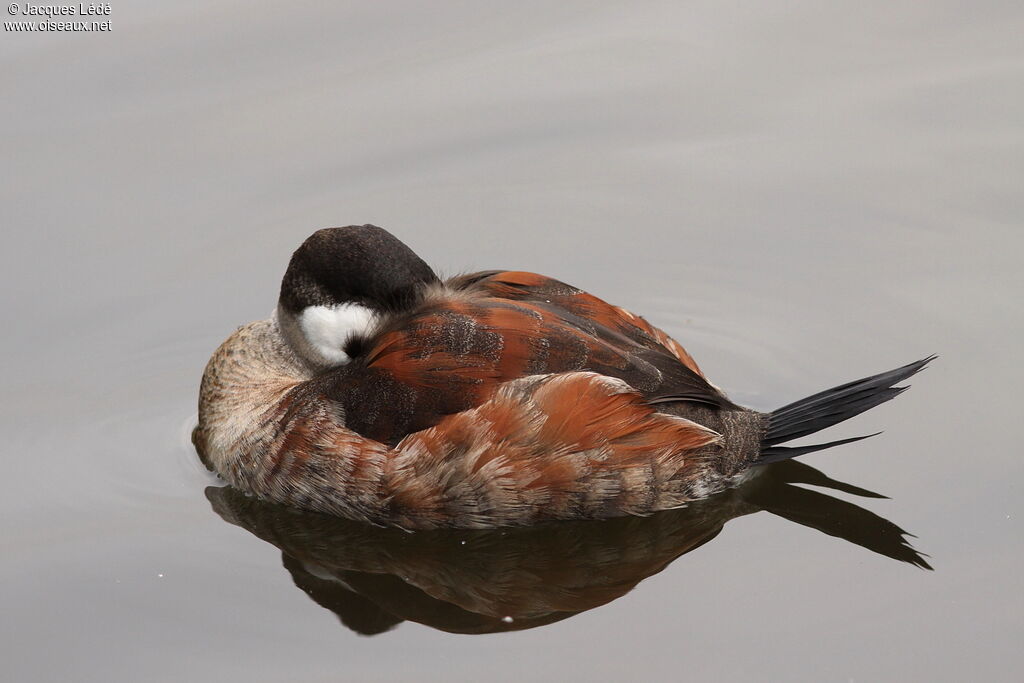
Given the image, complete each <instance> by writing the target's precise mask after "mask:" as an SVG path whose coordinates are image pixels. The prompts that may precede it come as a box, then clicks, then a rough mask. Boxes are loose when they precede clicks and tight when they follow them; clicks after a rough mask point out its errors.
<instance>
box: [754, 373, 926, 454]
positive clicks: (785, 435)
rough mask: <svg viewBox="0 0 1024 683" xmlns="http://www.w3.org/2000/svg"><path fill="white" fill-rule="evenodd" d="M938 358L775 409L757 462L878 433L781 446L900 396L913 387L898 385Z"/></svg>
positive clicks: (848, 441) (864, 437) (829, 446)
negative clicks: (811, 443)
mask: <svg viewBox="0 0 1024 683" xmlns="http://www.w3.org/2000/svg"><path fill="white" fill-rule="evenodd" d="M934 359H935V356H934V355H932V356H928V357H927V358H925V359H923V360H919V361H917V362H916V363H911V364H909V365H904V366H903V367H901V368H896V369H895V370H890V371H889V372H883V373H881V374H878V375H872V376H871V377H865V378H864V379H858V380H856V381H854V382H847V383H846V384H842V385H840V386H838V387H833V388H832V389H826V390H825V391H822V392H820V393H817V394H814V395H813V396H808V397H807V398H804V399H801V400H799V401H797V402H795V403H790V404H789V405H787V406H783V407H782V408H779V409H778V410H776V411H773V412H772V413H771V414H769V416H768V429H767V430H766V431H765V435H764V438H763V439H762V440H761V455H760V456H759V457H758V459H757V460H756V461H755V462H754V464H755V465H767V464H768V463H772V462H777V461H779V460H786V459H787V458H793V457H796V456H798V455H803V454H805V453H813V452H814V451H820V450H822V449H824V448H831V447H832V446H839V445H840V444H844V443H851V442H853V441H860V440H861V439H866V438H868V436H874V434H868V435H867V436H856V437H853V438H852V439H841V440H839V441H830V442H828V443H821V444H814V445H812V446H793V447H786V446H779V445H778V444H780V443H785V442H786V441H792V440H793V439H799V438H800V437H802V436H807V435H808V434H814V433H815V432H817V431H820V430H822V429H825V428H826V427H831V426H832V425H834V424H838V423H840V422H842V421H843V420H848V419H850V418H851V417H853V416H854V415H860V414H861V413H863V412H864V411H865V410H869V409H871V408H874V407H875V406H877V405H878V404H880V403H885V402H886V401H888V400H889V399H892V398H895V397H896V396H899V395H900V394H901V393H903V392H904V391H906V390H907V389H909V387H897V386H894V385H895V384H897V383H898V382H902V381H903V380H905V379H907V378H908V377H911V376H912V375H915V374H917V373H918V372H920V371H921V369H922V368H924V366H926V365H928V363H930V362H931V361H932V360H934Z"/></svg>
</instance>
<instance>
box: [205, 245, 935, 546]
mask: <svg viewBox="0 0 1024 683" xmlns="http://www.w3.org/2000/svg"><path fill="white" fill-rule="evenodd" d="M932 358H934V356H932V357H929V358H925V359H924V360H920V361H917V362H915V363H911V364H909V365H906V366H903V367H901V368H897V369H895V370H892V371H889V372H886V373H881V374H878V375H874V376H872V377H868V378H865V379H861V380H857V381H854V382H850V383H847V384H844V385H841V386H838V387H835V388H833V389H829V390H827V391H823V392H821V393H818V394H815V395H813V396H810V397H808V398H805V399H803V400H801V401H797V402H795V403H792V404H790V405H787V406H784V407H782V408H779V409H778V410H775V411H773V412H771V413H761V412H758V411H755V410H751V409H749V408H744V407H742V406H739V405H737V404H735V403H733V402H732V401H730V400H729V398H728V397H727V396H726V395H725V394H724V393H723V392H722V390H721V389H719V388H718V387H716V386H715V385H713V384H712V383H711V382H709V381H708V379H707V378H706V377H705V376H704V373H703V372H702V371H701V369H700V367H699V366H698V365H697V363H696V362H695V361H694V360H693V358H692V357H691V356H690V355H689V354H688V353H687V352H686V350H685V349H684V348H683V347H682V346H681V345H680V344H679V343H677V342H676V341H675V340H673V339H672V338H671V337H669V336H668V335H667V334H665V333H664V332H662V331H661V330H660V329H658V328H657V327H654V326H653V325H651V324H650V323H648V322H647V321H646V320H644V319H643V318H642V317H640V316H638V315H635V314H633V313H631V312H629V311H627V310H625V309H623V308H619V307H617V306H613V305H611V304H608V303H606V302H605V301H603V300H601V299H599V298H597V297H595V296H593V295H591V294H588V293H587V292H584V291H581V290H579V289H577V288H575V287H572V286H570V285H567V284H565V283H563V282H559V281H557V280H553V279H551V278H548V277H544V276H542V275H536V274H534V273H526V272H517V271H486V272H480V273H474V274H471V275H461V276H458V277H454V278H450V279H447V280H441V279H439V278H438V277H437V275H435V273H434V271H433V270H432V269H431V268H430V266H428V265H427V264H426V263H424V262H423V260H422V259H420V258H419V257H418V256H417V255H416V254H415V253H414V252H413V251H412V250H411V249H409V247H407V246H406V245H405V244H403V243H402V242H401V241H399V240H398V239H397V238H395V237H394V236H393V235H391V234H390V233H388V232H387V231H386V230H384V229H382V228H378V227H375V226H372V225H363V226H349V227H344V228H328V229H324V230H320V231H318V232H316V233H314V234H313V235H311V236H310V237H309V238H308V239H307V240H306V241H305V242H303V243H302V245H301V246H300V247H299V248H298V250H297V251H296V252H295V253H294V254H293V255H292V258H291V261H290V262H289V264H288V269H287V271H286V272H285V275H284V278H283V280H282V282H281V292H280V297H279V299H278V304H277V309H276V311H275V313H274V315H273V316H272V317H270V318H269V319H267V320H260V321H257V322H253V323H249V324H248V325H244V326H242V327H241V328H239V329H238V330H237V331H236V332H235V333H234V334H232V335H231V336H230V337H228V339H227V340H226V341H225V342H224V343H223V344H222V345H221V346H220V348H218V349H217V351H216V352H215V353H214V354H213V357H212V358H211V359H210V361H209V363H208V364H207V366H206V371H205V372H204V374H203V379H202V385H201V388H200V396H199V426H198V428H197V430H196V445H197V448H198V449H199V451H200V453H201V454H202V456H203V457H204V460H205V461H206V462H207V463H209V465H210V466H211V467H212V468H213V469H214V470H215V471H216V472H217V473H218V474H220V476H222V477H223V478H224V479H225V480H227V481H228V482H229V483H230V484H231V485H232V486H234V487H236V488H238V489H240V490H241V491H244V492H246V493H249V494H252V495H255V496H258V497H260V498H263V499H267V500H272V501H275V502H279V503H284V504H287V505H292V506H295V507H299V508H304V509H308V510H315V511H319V512H325V513H329V514H334V515H338V516H341V517H346V518H350V519H355V520H362V521H366V522H371V523H374V524H381V525H388V526H397V527H401V528H405V529H424V528H436V527H474V528H482V527H498V526H511V525H529V524H535V523H539V522H542V521H546V520H556V519H601V518H609V517H619V516H623V515H647V514H651V513H653V512H656V511H659V510H667V509H671V508H677V507H680V506H683V505H686V504H687V503H688V502H690V501H695V500H700V499H703V498H707V497H708V496H711V495H714V494H716V493H719V492H721V491H723V490H725V489H727V488H729V487H731V486H733V485H735V484H736V483H738V482H739V481H740V480H742V479H743V478H744V475H746V474H747V473H748V472H749V471H751V470H752V468H756V467H758V466H761V465H764V464H767V463H770V462H775V461H777V460H782V459H786V458H790V457H793V456H796V455H801V454H804V453H808V452H811V451H815V450H820V449H822V448H827V447H830V446H835V445H839V444H841V443H847V442H850V441H855V440H856V439H844V440H841V441H833V442H830V443H824V444H817V445H813V446H798V447H786V446H781V445H780V444H783V443H785V442H787V441H790V440H792V439H797V438H799V437H802V436H806V435H808V434H812V433H814V432H817V431H819V430H821V429H824V428H826V427H829V426H831V425H834V424H836V423H838V422H841V421H843V420H846V419H847V418H850V417H852V416H854V415H857V414H859V413H861V412H863V411H865V410H868V409H869V408H872V407H874V406H876V405H878V404H880V403H882V402H884V401H887V400H889V399H891V398H893V397H894V396H896V395H897V394H899V393H900V392H901V391H903V389H905V387H897V386H895V385H896V384H897V383H899V382H901V381H903V380H905V379H907V378H908V377H910V376H911V375H913V374H915V373H916V372H918V371H919V370H921V369H922V368H923V367H924V366H925V365H926V364H927V363H928V362H929V361H930V360H932ZM857 438H864V437H857Z"/></svg>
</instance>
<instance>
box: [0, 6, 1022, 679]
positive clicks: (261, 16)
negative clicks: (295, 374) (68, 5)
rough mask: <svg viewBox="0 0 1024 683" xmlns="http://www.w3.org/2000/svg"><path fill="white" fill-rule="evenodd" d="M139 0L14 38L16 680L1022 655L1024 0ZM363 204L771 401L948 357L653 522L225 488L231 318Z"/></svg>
mask: <svg viewBox="0 0 1024 683" xmlns="http://www.w3.org/2000/svg"><path fill="white" fill-rule="evenodd" d="M111 5H112V11H111V15H110V16H109V19H110V21H111V30H110V31H109V32H103V33H76V32H61V33H58V32H51V33H24V32H21V33H19V32H14V31H13V30H5V31H4V32H3V35H2V36H0V65H2V69H0V84H2V92H3V97H0V123H2V124H3V126H2V128H3V138H4V141H3V147H2V149H3V154H2V159H3V164H2V166H0V207H2V211H3V214H2V216H3V217H2V225H3V248H2V249H0V280H2V282H0V285H2V286H0V297H2V301H3V308H2V311H3V319H4V332H3V335H2V336H0V351H2V354H0V358H2V359H3V361H2V363H3V365H2V376H3V382H2V390H0V426H2V429H3V434H4V437H5V438H4V445H3V464H4V467H5V468H4V474H3V477H2V478H0V557H2V559H0V678H2V679H3V680H5V681H8V680H9V681H19V682H20V681H104V682H106V681H176V682H177V681H235V680H238V681H241V680H244V681H268V682H269V681H335V680H351V681H395V680H423V681H451V680H495V681H518V680H531V679H532V680H560V681H606V680H607V681H613V680H786V681H851V680H853V681H881V680H885V681H904V680H948V681H958V680H993V681H996V680H998V681H1017V680H1021V679H1022V678H1024V653H1022V652H1024V651H1022V649H1021V641H1022V638H1024V623H1022V622H1024V617H1022V614H1024V599H1022V595H1024V591H1022V588H1024V583H1022V580H1021V576H1022V568H1021V567H1022V561H1024V528H1022V524H1021V522H1022V520H1024V509H1022V502H1021V501H1022V495H1021V494H1022V485H1021V480H1022V474H1024V454H1022V453H1021V446H1020V432H1021V429H1020V425H1021V418H1020V408H1019V401H1020V396H1021V390H1022V386H1021V385H1022V379H1024V377H1022V374H1024V373H1022V372H1021V360H1020V347H1021V339H1022V338H1024V315H1022V295H1024V276H1022V267H1021V260H1022V256H1021V252H1022V249H1024V231H1022V226H1024V202H1022V197H1024V193H1022V189H1024V87H1022V84H1024V42H1022V41H1021V38H1020V36H1021V28H1022V26H1024V6H1022V5H1021V4H1020V3H1011V2H1006V3H999V2H977V3H954V2H934V3H919V2H885V3H863V2H832V3H818V2H780V3H757V2H743V3H730V4H726V3H720V2H688V3H680V2H642V3H590V2H558V3H550V2H518V3H508V2H477V1H472V2H469V1H467V2H438V3H416V2H387V3H370V2H364V3H335V4H329V3H311V2H294V3H275V4H266V5H256V4H255V3H242V2H225V1H221V0H214V1H207V2H198V1H193V2H178V3H163V4H158V3H153V2H139V3H120V2H118V3H111ZM5 9H6V8H5ZM12 18H13V19H19V20H20V19H26V18H28V17H23V16H16V17H10V16H7V15H5V16H4V19H5V20H7V19H12ZM367 222H372V223H375V224H378V225H382V226H385V227H387V228H389V229H390V230H392V231H393V232H394V233H395V234H397V235H398V236H400V237H401V238H402V239H404V240H405V241H406V242H407V243H408V244H409V245H410V246H412V247H413V248H414V249H415V250H416V251H417V252H418V253H420V254H421V255H422V256H423V257H424V258H425V259H426V260H427V261H428V262H430V263H431V264H433V265H434V266H435V267H436V268H437V269H439V270H441V271H444V272H447V273H455V272H459V271H464V270H472V269H485V268H514V269H523V270H533V271H538V272H542V273H546V274H549V275H553V276H555V277H558V278H560V279H562V280H565V281H568V282H570V283H573V284H575V285H578V286H581V287H584V288H586V289H587V290H589V291H591V292H593V293H595V294H597V295H599V296H602V297H604V298H606V299H608V300H610V301H612V302H614V303H617V304H620V305H624V306H627V307H629V308H630V309H632V310H634V311H637V312H639V313H641V314H643V315H644V316H646V317H647V318H648V319H649V320H651V321H652V322H654V323H655V324H658V325H660V326H662V327H663V328H665V329H666V330H667V331H669V332H670V333H672V334H673V335H674V336H675V337H676V338H677V339H679V340H680V341H681V342H682V343H683V344H684V345H685V346H686V347H687V349H688V350H689V351H690V352H691V353H692V354H693V355H694V356H695V357H696V358H697V360H698V362H700V364H701V366H702V367H703V369H704V370H705V371H706V373H707V374H708V376H709V377H710V378H711V380H712V381H714V382H715V383H716V384H718V385H719V386H721V387H723V388H725V389H726V390H727V391H728V392H729V393H730V395H731V396H732V397H733V398H734V399H736V400H737V401H739V402H741V403H744V404H747V405H751V406H754V407H756V408H759V409H764V410H768V409H771V408H774V407H778V406H780V405H782V404H784V403H788V402H790V401H792V400H795V399H797V398H800V397H802V396H805V395H807V394H810V393H813V392H815V391H818V390H820V389H823V388H826V387H828V386H831V385H834V384H838V383H840V382H843V381H846V380H850V379H855V378H857V377H861V376H864V375H868V374H871V373H874V372H878V371H882V370H886V369H889V368H892V367H895V366H897V365H901V364H903V363H906V362H909V361H912V360H916V359H918V358H921V357H924V356H926V355H928V354H929V353H933V352H935V353H939V354H940V358H939V359H938V360H937V361H935V362H934V363H933V364H932V366H931V367H929V368H928V369H927V370H926V371H925V372H923V373H921V374H920V375H919V376H917V377H915V378H914V379H913V382H912V383H913V389H912V390H911V391H909V392H908V393H906V394H904V395H902V396H900V397H899V398H898V399H897V400H895V401H893V402H892V403H888V404H885V405H884V406H881V407H879V408H877V409H875V410H872V411H871V412H869V413H867V414H865V415H863V416H860V417H858V418H856V419H855V420H852V421H850V422H849V423H845V424H843V425H841V426H838V427H836V428H833V429H832V430H830V432H829V433H828V436H829V438H843V437H847V436H854V435H857V434H864V433H869V432H875V431H879V430H883V429H884V430H885V433H884V434H882V435H881V436H878V437H875V438H873V439H869V440H866V441H863V442H859V443H855V444H851V445H848V446H844V447H842V448H837V449H833V450H830V451H825V452H822V453H817V454H813V455H809V456H807V457H806V458H804V459H803V463H802V464H803V465H806V466H807V468H806V469H804V468H800V467H796V468H790V469H785V468H784V469H778V470H775V471H773V472H771V473H770V476H768V477H767V478H766V479H765V480H764V481H762V482H760V483H758V484H757V486H755V487H754V488H750V489H743V490H740V491H737V492H734V494H731V496H730V497H726V498H725V499H723V500H720V501H712V502H709V503H708V504H706V505H705V506H704V507H695V508H694V509H690V510H686V511H680V512H679V513H672V514H670V515H668V516H662V517H656V518H654V519H653V521H651V520H641V521H634V522H628V523H620V524H618V525H615V524H612V525H609V526H608V527H607V528H606V529H599V530H597V531H595V530H594V529H593V528H591V527H587V528H584V529H579V530H569V527H566V528H565V529H549V530H540V531H537V532H535V533H528V534H525V535H524V534H522V533H520V534H504V535H503V534H498V535H490V536H488V535H473V534H467V535H465V536H458V535H454V536H453V535H448V536H444V537H443V538H439V539H438V540H437V541H436V542H435V541H432V540H430V539H428V538H425V537H420V536H416V535H413V536H411V537H408V538H406V537H404V536H401V535H400V536H398V537H395V536H388V535H387V534H383V535H381V534H373V533H370V532H369V531H368V530H366V529H363V528H355V529H354V528H352V527H351V526H346V525H344V524H340V525H339V524H332V522H331V520H322V519H319V520H318V519H313V520H305V519H301V518H296V516H294V515H289V514H288V513H287V511H281V510H274V509H269V510H268V509H265V508H262V507H260V506H257V505H255V504H254V502H253V501H249V500H247V499H244V498H242V499H239V498H238V497H236V496H233V495H232V492H231V491H230V490H222V489H219V488H217V487H218V486H219V485H220V484H219V482H218V481H217V479H216V477H214V476H213V475H211V474H209V473H208V472H207V471H206V470H205V469H204V468H203V466H202V465H201V464H200V463H199V461H198V459H197V458H196V455H195V452H194V451H193V449H192V447H191V444H190V440H189V433H190V430H191V428H192V426H193V425H194V423H195V411H196V394H197V387H198V381H199V377H200V375H201V373H202V369H203V365H204V364H205V362H206V360H207V358H208V357H209V354H210V353H211V352H212V350H213V349H214V348H215V347H216V346H217V344H219V343H220V341H221V340H222V339H223V338H224V337H225V336H226V335H227V334H229V333H230V332H231V331H232V330H233V329H234V328H235V327H236V326H237V325H239V324H242V323H244V322H247V321H249V320H252V319H255V318H260V317H265V316H266V315H267V314H268V313H269V312H270V311H271V309H272V308H273V306H274V303H275V300H276V295H277V287H278V283H279V278H280V276H281V275H282V273H283V270H284V267H285V265H286V263H287V259H288V256H289V255H290V253H291V251H292V250H293V249H294V248H295V247H296V246H297V245H298V244H299V243H300V242H301V241H302V239H303V238H304V237H305V236H306V235H307V234H308V233H310V232H312V231H313V230H315V229H317V228H320V227H324V226H329V225H344V224H350V223H367ZM810 468H813V469H810ZM809 480H810V481H809ZM833 480H834V481H833ZM814 481H817V482H818V483H825V484H826V485H829V484H831V485H832V486H833V487H832V488H829V487H828V486H825V487H821V486H814V485H813V482H814ZM835 481H840V482H845V483H846V484H848V485H849V486H846V487H843V486H840V488H839V489H837V488H835V486H834V482H835ZM772 487H775V488H772ZM851 487H852V488H851ZM842 489H845V490H842ZM866 491H871V492H877V493H879V494H883V495H885V496H888V497H889V498H888V499H885V498H877V497H863V496H861V495H857V494H858V493H864V492H866ZM805 492H811V493H805ZM901 530H906V531H907V532H909V533H912V534H914V535H915V536H916V538H912V537H909V536H908V537H904V536H902V535H901V533H900V531H901ZM907 543H909V544H910V545H909V546H908V545H906V544H907ZM911 546H912V548H911ZM460 553H463V554H460ZM916 553H923V554H926V555H927V557H923V556H920V555H917V554H916ZM925 564H927V565H930V566H931V567H932V568H933V570H932V571H929V570H927V569H924V568H922V567H923V566H924V565H925ZM502 612H507V613H504V614H503V613H502ZM506 617H509V618H510V619H511V620H509V619H506ZM481 632H485V633H487V634H483V633H481ZM369 633H373V634H375V635H366V634H369ZM470 633H473V634H470Z"/></svg>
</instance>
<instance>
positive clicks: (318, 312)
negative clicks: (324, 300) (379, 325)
mask: <svg viewBox="0 0 1024 683" xmlns="http://www.w3.org/2000/svg"><path fill="white" fill-rule="evenodd" d="M376 320H377V314H376V313H374V312H373V311H371V310H370V309H369V308H367V307H366V306H362V305H360V304H341V305H339V306H309V307H307V308H305V309H304V310H303V311H302V313H301V314H300V315H299V329H300V330H302V335H303V336H304V337H305V338H306V341H307V342H309V345H310V346H312V347H313V349H314V350H315V351H316V352H317V353H319V354H320V355H321V356H323V357H324V359H325V360H327V361H328V362H329V363H331V364H334V365H342V364H344V363H347V362H349V360H350V358H349V357H348V354H347V353H345V351H344V350H343V347H344V346H345V342H346V341H348V339H349V337H352V336H354V335H358V334H365V333H367V332H369V331H370V328H372V327H373V324H374V323H375V322H376Z"/></svg>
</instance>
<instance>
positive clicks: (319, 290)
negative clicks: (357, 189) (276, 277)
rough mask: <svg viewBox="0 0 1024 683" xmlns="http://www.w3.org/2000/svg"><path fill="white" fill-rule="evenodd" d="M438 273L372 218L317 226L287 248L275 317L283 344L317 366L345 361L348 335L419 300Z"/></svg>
mask: <svg viewBox="0 0 1024 683" xmlns="http://www.w3.org/2000/svg"><path fill="white" fill-rule="evenodd" d="M436 282H438V278H437V275H435V274H434V271H433V270H431V269H430V266H428V265H427V264H426V263H424V262H423V260H422V259H421V258H420V257H419V256H417V255H416V254H415V253H414V252H413V251H412V249H410V248H409V247H407V246H406V245H405V244H403V243H402V242H401V241H400V240H398V239H397V238H396V237H395V236H394V235H392V234H391V233H389V232H388V231H387V230H384V229H383V228H378V227H377V226H375V225H350V226H348V227H344V228H325V229H323V230H318V231H316V232H315V233H313V234H312V235H310V236H309V238H307V239H306V241H305V242H303V243H302V246H300V247H299V248H298V249H297V250H295V253H294V254H292V258H291V261H290V262H289V263H288V270H287V271H286V272H285V274H284V278H283V279H282V280H281V295H280V298H279V299H278V304H277V320H278V324H279V326H280V328H281V333H282V334H283V335H284V338H285V340H286V341H287V342H288V345H289V346H291V348H292V349H293V350H294V351H295V352H296V353H298V355H299V356H301V357H302V358H303V359H305V360H306V361H307V362H308V363H310V364H311V365H312V366H314V367H315V368H318V369H322V368H328V367H333V366H337V365H344V364H345V363H348V362H349V360H350V357H349V354H348V353H347V352H346V347H347V345H348V344H349V342H350V341H351V340H352V339H354V338H356V337H359V336H360V335H363V334H366V333H367V332H369V331H370V330H372V329H373V328H374V326H375V325H376V324H377V323H378V322H379V321H380V319H381V318H382V317H383V316H385V315H388V314H394V313H400V312H402V311H403V310H406V309H408V308H409V307H410V306H412V305H413V304H415V303H416V301H417V300H418V299H419V296H420V292H421V291H422V289H423V287H424V286H425V285H429V284H432V283H436Z"/></svg>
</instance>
